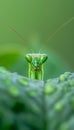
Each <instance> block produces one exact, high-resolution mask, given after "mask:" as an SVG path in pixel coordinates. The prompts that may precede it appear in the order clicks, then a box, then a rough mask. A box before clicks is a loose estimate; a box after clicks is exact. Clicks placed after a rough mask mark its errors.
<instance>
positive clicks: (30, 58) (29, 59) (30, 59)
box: [25, 54, 32, 63]
mask: <svg viewBox="0 0 74 130" xmlns="http://www.w3.org/2000/svg"><path fill="white" fill-rule="evenodd" d="M25 58H26V60H27V61H28V62H29V63H31V61H32V57H31V55H30V54H27V55H26V56H25Z"/></svg>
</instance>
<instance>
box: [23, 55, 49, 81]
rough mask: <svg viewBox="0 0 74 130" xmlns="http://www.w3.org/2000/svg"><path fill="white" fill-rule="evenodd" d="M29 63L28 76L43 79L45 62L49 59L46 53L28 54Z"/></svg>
mask: <svg viewBox="0 0 74 130" xmlns="http://www.w3.org/2000/svg"><path fill="white" fill-rule="evenodd" d="M25 58H26V60H27V61H28V63H29V71H28V76H29V78H32V79H37V80H43V77H44V70H43V63H44V62H45V61H46V60H47V55H46V54H36V53H35V54H27V55H26V56H25Z"/></svg>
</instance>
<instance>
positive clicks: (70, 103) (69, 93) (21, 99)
mask: <svg viewBox="0 0 74 130" xmlns="http://www.w3.org/2000/svg"><path fill="white" fill-rule="evenodd" d="M60 77H61V76H59V77H58V78H54V79H49V80H48V81H46V82H44V81H39V80H32V79H29V78H26V77H24V76H21V75H18V74H17V73H10V72H9V71H7V70H6V69H5V68H3V67H0V130H73V129H74V73H69V72H66V73H64V74H63V75H62V77H64V78H60ZM62 79H64V80H62Z"/></svg>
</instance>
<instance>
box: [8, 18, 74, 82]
mask: <svg viewBox="0 0 74 130" xmlns="http://www.w3.org/2000/svg"><path fill="white" fill-rule="evenodd" d="M72 20H74V17H72V18H70V19H69V20H68V21H66V22H65V23H63V24H62V25H61V26H60V27H58V28H57V29H56V31H55V32H54V33H52V34H51V35H50V37H49V38H48V39H47V41H46V42H48V41H49V40H50V39H52V38H53V37H54V36H55V35H56V34H57V33H58V32H59V31H60V30H61V29H62V28H64V27H65V26H66V25H68V24H69V23H71V22H72ZM8 27H9V28H10V29H11V30H12V31H13V32H15V33H16V34H17V35H18V36H19V37H20V38H21V39H22V40H23V41H24V42H26V41H25V39H24V38H23V37H22V35H21V34H20V33H18V32H17V31H16V30H15V29H14V28H12V27H11V26H10V25H8ZM25 58H26V60H27V61H28V63H29V71H28V76H29V78H32V79H37V80H43V77H44V70H43V63H44V62H45V61H46V60H47V55H46V54H39V53H36V54H26V56H25Z"/></svg>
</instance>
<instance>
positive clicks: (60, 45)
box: [0, 0, 74, 79]
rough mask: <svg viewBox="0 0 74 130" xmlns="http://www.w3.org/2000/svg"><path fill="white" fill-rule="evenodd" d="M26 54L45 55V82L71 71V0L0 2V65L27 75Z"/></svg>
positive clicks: (73, 53) (73, 23)
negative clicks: (46, 55) (46, 56)
mask: <svg viewBox="0 0 74 130" xmlns="http://www.w3.org/2000/svg"><path fill="white" fill-rule="evenodd" d="M15 30H16V31H17V32H18V33H20V34H21V35H19V34H18V33H16V31H15ZM18 35H19V36H18ZM22 37H23V38H24V40H23V38H22ZM26 53H47V54H48V60H47V62H46V63H45V66H44V67H45V79H47V78H51V77H55V76H58V75H59V74H60V73H63V72H65V71H73V70H74V0H0V66H5V67H6V68H7V69H9V70H10V71H11V72H15V71H16V72H18V73H19V74H21V75H25V76H27V69H28V64H27V62H26V61H25V58H24V56H25V54H26Z"/></svg>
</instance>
